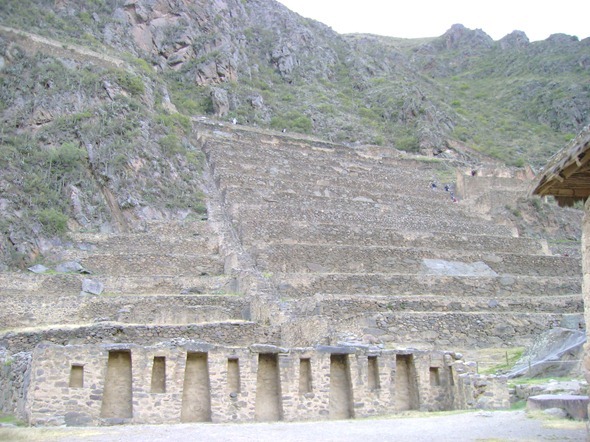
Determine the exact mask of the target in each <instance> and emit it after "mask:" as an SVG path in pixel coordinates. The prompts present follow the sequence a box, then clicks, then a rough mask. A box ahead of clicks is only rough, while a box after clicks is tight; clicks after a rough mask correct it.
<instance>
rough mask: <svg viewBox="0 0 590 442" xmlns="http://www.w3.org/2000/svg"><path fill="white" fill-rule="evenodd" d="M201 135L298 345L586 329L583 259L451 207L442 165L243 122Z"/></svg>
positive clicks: (485, 339)
mask: <svg viewBox="0 0 590 442" xmlns="http://www.w3.org/2000/svg"><path fill="white" fill-rule="evenodd" d="M198 132H199V137H200V141H201V143H202V145H203V149H204V151H205V153H206V156H207V160H208V166H209V173H210V179H211V182H212V186H213V187H215V190H216V192H217V193H216V194H217V196H218V198H219V199H221V207H222V211H223V212H224V214H225V217H226V221H227V224H228V226H229V228H230V229H231V230H232V231H233V233H234V236H235V238H237V240H236V241H237V242H238V243H239V246H240V248H241V251H242V253H243V254H245V255H246V256H247V257H248V262H249V263H250V265H251V266H253V268H254V270H255V271H256V272H258V275H259V277H261V278H263V279H266V280H267V281H268V282H269V283H270V284H271V286H272V287H273V290H272V296H271V297H270V298H265V299H266V301H265V302H270V303H273V302H274V304H275V310H272V312H274V313H272V312H269V313H268V315H269V317H271V319H272V318H273V314H274V315H275V316H274V320H275V321H277V322H282V323H283V339H284V340H287V341H288V340H289V339H295V340H297V341H301V340H302V341H303V342H287V344H288V345H313V344H316V343H318V342H322V343H334V342H337V341H338V340H339V339H342V337H343V336H344V337H346V336H351V335H354V336H358V337H362V336H364V337H367V336H371V338H370V339H377V340H380V341H382V342H383V343H386V344H391V345H398V346H399V345H402V346H404V345H405V346H418V347H425V348H433V347H434V348H437V347H441V346H444V347H447V346H450V347H455V348H456V347H458V348H475V347H487V346H504V345H506V346H509V345H510V346H512V345H525V344H527V343H529V342H530V341H531V340H532V339H534V337H535V335H536V334H538V333H540V332H541V331H543V330H545V329H546V328H548V327H549V326H550V325H551V324H556V323H559V322H560V321H561V320H562V318H563V317H564V315H567V316H573V317H574V318H576V319H577V318H578V317H579V318H580V321H581V312H582V298H581V295H580V293H581V263H580V261H579V259H577V258H570V257H562V256H551V255H550V253H549V250H548V247H547V244H546V242H545V241H543V240H535V239H530V238H519V237H517V236H515V235H516V233H515V229H513V227H512V226H510V225H498V224H494V223H493V222H491V221H489V219H487V218H486V217H485V216H483V215H481V214H480V213H481V211H479V210H477V208H476V207H474V206H472V205H470V203H469V202H464V201H461V202H460V203H458V204H454V203H452V202H451V199H450V196H449V193H447V192H445V191H444V190H443V189H442V185H443V184H444V183H445V181H444V179H448V178H447V177H449V176H454V169H453V168H452V167H451V166H450V165H449V164H447V163H445V162H443V161H436V160H432V159H430V160H429V159H424V158H417V157H410V156H402V155H401V154H399V153H397V152H395V151H392V150H388V149H381V148H375V147H370V148H368V147H358V148H348V147H343V146H336V145H332V144H329V143H325V142H320V141H310V140H303V139H298V138H291V137H289V136H278V135H273V134H262V133H257V132H254V131H252V130H248V129H242V128H240V127H238V126H230V127H220V126H207V125H202V126H200V127H199V128H198ZM433 180H435V181H437V183H438V189H437V190H432V189H431V188H430V183H431V182H432V181H433ZM238 267H239V266H238ZM273 300H274V301H273ZM277 312H280V313H279V314H278V316H276V315H277ZM570 319H571V318H570ZM569 322H570V323H571V320H570V321H569Z"/></svg>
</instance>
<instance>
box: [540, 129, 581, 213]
mask: <svg viewBox="0 0 590 442" xmlns="http://www.w3.org/2000/svg"><path fill="white" fill-rule="evenodd" d="M532 193H533V194H535V195H540V196H549V195H551V196H554V197H555V199H556V200H557V202H558V203H559V205H560V206H571V205H573V204H574V203H575V202H576V201H586V199H587V198H588V197H589V196H590V126H588V127H586V128H585V129H584V130H583V131H582V132H580V134H579V135H578V136H577V137H576V138H575V139H574V140H573V141H572V143H570V144H569V145H568V146H567V147H565V148H564V149H562V150H561V151H559V152H558V153H557V154H556V155H554V156H553V158H551V160H549V163H548V164H547V166H546V167H545V170H544V171H543V172H542V173H540V174H539V175H537V178H536V179H535V186H534V189H533V191H532Z"/></svg>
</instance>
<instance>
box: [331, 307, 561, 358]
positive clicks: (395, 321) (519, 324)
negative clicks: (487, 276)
mask: <svg viewBox="0 0 590 442" xmlns="http://www.w3.org/2000/svg"><path fill="white" fill-rule="evenodd" d="M563 316H564V315H563V314H561V313H559V312H553V313H551V312H541V313H530V312H511V313H510V312H495V313H492V312H408V311H402V312H380V313H379V314H376V315H370V314H369V315H367V314H365V313H358V314H356V313H354V314H351V315H346V316H344V317H339V318H334V319H333V320H332V321H334V322H337V323H338V325H339V327H340V330H342V331H346V329H348V330H351V331H354V332H356V333H357V334H360V335H361V336H362V335H363V334H369V335H373V336H375V337H376V338H377V339H380V340H381V341H382V342H383V343H384V344H385V345H388V346H402V347H413V346H419V347H423V346H425V347H427V348H438V349H450V348H478V347H479V348H485V347H515V346H527V345H530V344H531V343H532V342H534V341H535V340H537V339H538V337H539V335H540V334H541V333H542V332H544V331H546V330H547V329H548V328H550V327H551V326H552V324H558V323H559V322H560V320H561V319H562V318H563Z"/></svg>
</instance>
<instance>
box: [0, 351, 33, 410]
mask: <svg viewBox="0 0 590 442" xmlns="http://www.w3.org/2000/svg"><path fill="white" fill-rule="evenodd" d="M30 375H31V353H27V352H19V353H15V354H11V353H10V352H9V351H7V350H6V349H3V348H1V347H0V413H5V414H9V415H17V416H22V417H25V416H27V409H26V400H27V391H28V388H29V382H30Z"/></svg>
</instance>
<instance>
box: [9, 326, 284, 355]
mask: <svg viewBox="0 0 590 442" xmlns="http://www.w3.org/2000/svg"><path fill="white" fill-rule="evenodd" d="M178 336H182V337H185V338H186V339H198V340H203V341H208V342H216V343H218V344H220V345H248V344H249V343H251V342H260V343H265V344H278V343H279V342H280V328H279V327H278V326H262V325H259V324H256V323H253V322H245V321H236V322H222V323H211V324H198V325H177V326H163V325H122V324H109V323H100V324H97V325H91V326H82V327H75V328H71V329H70V328H66V327H62V328H55V329H46V330H34V331H19V332H8V333H5V334H3V335H0V348H2V347H4V348H6V349H8V350H9V351H10V352H11V353H17V352H20V351H31V350H32V349H33V348H34V347H35V346H37V345H38V344H39V343H41V342H44V341H46V342H50V343H53V344H58V345H73V344H99V343H120V342H133V343H135V344H137V345H152V344H154V343H155V342H160V341H162V340H166V339H173V338H176V337H178Z"/></svg>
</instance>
